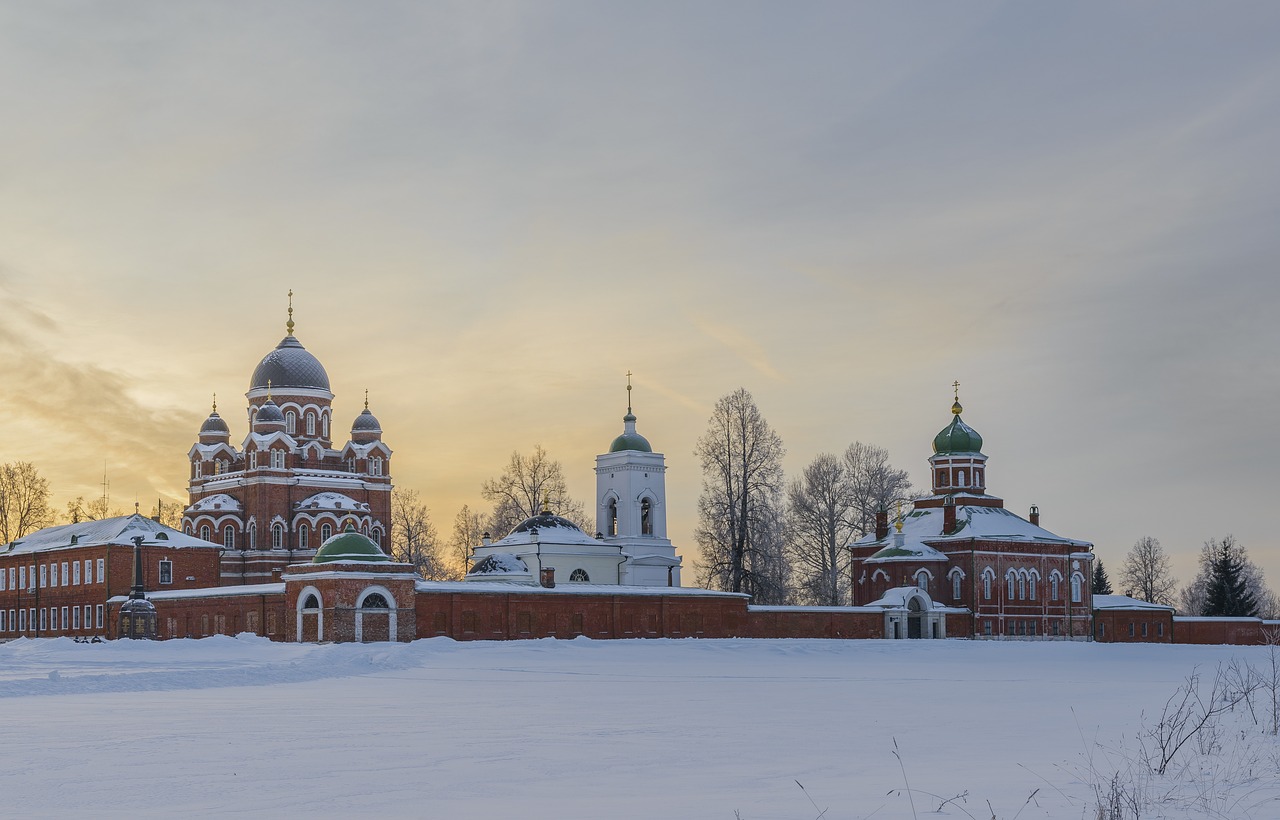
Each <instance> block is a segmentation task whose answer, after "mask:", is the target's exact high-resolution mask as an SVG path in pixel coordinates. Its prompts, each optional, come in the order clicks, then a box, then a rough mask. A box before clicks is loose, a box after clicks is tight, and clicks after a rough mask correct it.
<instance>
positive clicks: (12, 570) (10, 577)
mask: <svg viewBox="0 0 1280 820" xmlns="http://www.w3.org/2000/svg"><path fill="white" fill-rule="evenodd" d="M14 572H15V570H14V568H13V567H9V589H17V587H15V586H14V585H13V582H14Z"/></svg>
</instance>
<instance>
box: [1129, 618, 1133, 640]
mask: <svg viewBox="0 0 1280 820" xmlns="http://www.w3.org/2000/svg"><path fill="white" fill-rule="evenodd" d="M1129 637H1130V638H1132V637H1133V621H1130V622H1129Z"/></svg>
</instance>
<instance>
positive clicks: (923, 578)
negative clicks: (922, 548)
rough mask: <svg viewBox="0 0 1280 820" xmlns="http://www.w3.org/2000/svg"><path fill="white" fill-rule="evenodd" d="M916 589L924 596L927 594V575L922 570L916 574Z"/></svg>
mask: <svg viewBox="0 0 1280 820" xmlns="http://www.w3.org/2000/svg"><path fill="white" fill-rule="evenodd" d="M916 589H919V590H920V591H922V592H924V593H925V594H926V595H928V594H929V573H927V572H925V571H924V570H920V571H919V572H917V573H916Z"/></svg>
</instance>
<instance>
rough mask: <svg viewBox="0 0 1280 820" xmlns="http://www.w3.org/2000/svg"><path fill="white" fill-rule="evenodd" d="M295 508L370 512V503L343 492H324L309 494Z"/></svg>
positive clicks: (299, 509)
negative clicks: (357, 499)
mask: <svg viewBox="0 0 1280 820" xmlns="http://www.w3.org/2000/svg"><path fill="white" fill-rule="evenodd" d="M294 509H296V510H298V511H302V510H317V511H318V510H344V511H345V510H350V511H352V512H369V505H368V504H365V503H363V502H360V501H356V500H355V499H354V498H352V497H351V496H349V495H343V494H342V493H333V492H323V493H316V494H315V495H312V496H308V497H306V498H304V499H303V500H301V501H299V502H298V503H297V504H295V505H294Z"/></svg>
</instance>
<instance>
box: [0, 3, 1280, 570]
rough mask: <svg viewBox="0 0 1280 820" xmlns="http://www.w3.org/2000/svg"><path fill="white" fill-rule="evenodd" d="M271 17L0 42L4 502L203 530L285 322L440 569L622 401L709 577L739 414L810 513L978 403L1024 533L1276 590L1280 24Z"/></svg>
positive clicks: (818, 16)
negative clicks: (524, 458)
mask: <svg viewBox="0 0 1280 820" xmlns="http://www.w3.org/2000/svg"><path fill="white" fill-rule="evenodd" d="M317 5H319V6H322V7H323V9H324V12H325V13H323V14H315V13H313V12H314V10H315V8H316V7H317ZM304 12H305V13H304ZM254 14H255V15H256V16H255V17H254V18H253V19H252V20H251V21H249V22H248V23H246V21H245V20H244V19H243V17H242V15H240V14H233V13H231V12H227V11H224V10H220V9H217V8H216V7H209V8H206V7H202V6H198V5H195V4H186V3H175V4H165V5H164V6H156V7H145V6H139V7H126V9H125V10H124V11H121V10H120V9H118V8H112V9H106V8H100V9H92V8H91V9H78V10H77V11H76V12H75V13H71V12H69V11H67V10H65V9H60V8H57V7H43V6H18V5H8V6H3V7H0V71H3V72H4V73H5V75H6V76H10V77H23V78H24V82H23V83H21V84H11V86H10V87H9V88H8V89H7V90H6V91H5V109H6V122H7V123H8V127H6V128H5V129H3V130H0V150H3V152H4V155H5V156H6V157H7V159H8V162H7V163H6V164H7V167H8V170H7V171H6V177H5V180H4V183H3V185H0V225H3V226H4V227H3V229H0V296H2V297H3V304H4V306H5V315H4V319H3V322H0V361H2V362H3V370H2V371H0V373H2V374H3V390H0V402H2V403H3V406H2V408H0V410H2V412H0V460H2V461H13V460H18V459H24V460H30V461H33V462H35V463H36V464H37V465H38V466H39V468H40V469H41V471H42V472H43V474H44V475H45V476H47V477H48V478H49V479H50V481H51V482H52V484H53V486H54V489H55V493H56V496H57V500H58V501H59V502H60V503H61V502H65V501H66V500H67V499H69V498H72V497H74V496H77V495H84V496H86V497H90V498H92V497H96V496H97V495H98V494H100V492H101V488H100V486H99V485H100V482H101V472H102V465H103V464H104V462H105V464H106V465H107V472H108V474H109V476H110V481H111V487H112V490H113V495H114V496H116V497H117V498H118V502H117V506H120V507H122V508H126V509H127V502H128V501H131V500H133V499H134V498H135V497H136V498H139V499H141V500H142V502H143V504H144V505H148V502H147V499H154V498H155V497H156V496H157V495H159V496H161V497H163V498H164V499H166V500H167V501H184V500H185V498H186V475H187V467H186V453H187V451H188V449H189V448H190V446H191V444H192V443H193V442H194V441H195V439H196V432H197V431H198V429H199V426H200V423H201V421H202V419H203V418H204V416H205V414H206V413H207V410H206V408H207V407H208V406H209V403H208V401H209V400H208V397H209V395H210V394H211V393H213V392H216V393H218V394H219V395H221V396H223V400H222V407H223V410H222V411H221V415H222V416H223V417H224V418H225V419H226V420H227V422H228V424H229V426H230V427H231V430H232V437H233V440H239V439H241V438H243V436H244V435H245V433H246V432H247V419H246V416H245V406H246V403H245V401H244V400H243V398H242V396H243V394H244V391H245V389H246V388H247V386H248V379H249V375H250V373H251V372H252V370H253V367H254V366H255V365H256V364H257V362H258V361H259V359H260V358H261V357H262V356H263V355H265V354H266V353H267V352H268V351H269V350H271V349H272V348H273V347H274V346H275V345H276V344H277V342H278V341H279V338H280V337H279V334H280V323H279V320H280V317H281V313H282V312H283V311H284V310H285V308H286V304H285V301H286V300H285V297H283V296H282V294H285V293H286V292H288V291H292V292H293V293H294V294H295V296H293V297H290V298H291V299H293V300H294V302H296V304H295V303H294V302H290V303H289V304H288V307H289V308H296V309H297V311H298V314H297V315H298V325H297V331H296V332H297V335H298V339H299V340H300V341H301V342H302V344H304V345H305V346H306V347H307V349H308V350H310V351H311V352H312V353H313V354H314V355H315V356H317V357H318V358H319V359H320V361H321V362H322V363H323V364H324V365H325V367H326V369H327V370H328V372H329V375H330V378H331V380H332V383H333V390H334V393H335V394H336V398H335V401H334V411H335V416H334V420H335V436H334V437H335V438H340V437H341V435H342V433H344V432H345V430H346V429H347V425H349V424H350V421H351V420H352V419H354V418H355V416H356V415H357V414H358V413H359V412H360V410H361V405H362V395H363V391H364V390H365V389H368V390H370V391H371V392H370V395H372V396H373V399H372V400H371V402H370V409H371V410H372V412H373V413H374V414H376V415H377V416H378V418H379V420H380V421H381V423H382V425H383V428H384V430H385V438H386V441H387V443H388V444H389V445H390V446H391V447H392V448H393V449H394V450H395V456H394V459H393V475H394V478H395V480H396V482H397V483H398V484H399V485H400V486H405V487H410V488H414V489H417V490H419V491H420V492H421V493H422V495H423V497H424V499H425V500H426V501H427V502H428V503H429V504H430V507H431V510H432V512H433V515H434V519H435V522H436V524H437V526H438V528H439V529H440V531H441V533H442V534H444V535H447V534H448V532H449V530H450V528H451V526H452V520H453V516H454V514H455V512H456V511H457V509H458V508H459V507H460V506H461V505H462V504H471V505H472V506H473V507H475V506H478V505H482V502H481V500H480V493H479V488H480V483H481V482H482V481H483V480H484V479H485V478H487V477H490V476H492V475H494V474H495V473H496V472H498V471H499V470H500V469H501V467H502V465H503V464H504V463H505V462H506V460H507V458H508V456H509V455H510V453H511V451H513V450H520V451H523V452H527V451H530V450H532V448H533V447H534V445H536V444H542V445H543V446H544V447H545V448H546V449H547V450H548V452H549V453H551V454H552V455H553V456H554V457H555V458H557V459H559V460H560V461H561V462H563V464H564V467H565V471H566V474H567V476H568V479H569V481H570V487H571V490H572V491H573V493H574V495H575V497H577V498H579V499H581V500H583V501H587V502H590V500H591V496H592V492H593V489H594V477H593V474H592V466H593V459H594V457H595V455H596V454H597V453H599V452H601V451H603V450H604V449H606V448H607V446H608V443H609V442H610V441H611V440H612V439H613V437H615V436H616V435H617V434H618V433H619V432H620V431H621V428H622V421H621V416H622V415H623V413H624V412H625V409H626V408H625V406H624V405H623V403H622V397H621V396H619V395H618V383H619V380H620V379H621V378H623V374H624V373H626V372H627V371H628V370H632V371H634V372H635V373H636V374H637V375H636V376H635V377H634V381H635V385H636V388H637V389H638V390H642V391H643V393H642V395H643V397H644V400H643V402H642V404H641V405H640V406H638V408H637V409H638V411H639V412H638V413H637V416H638V423H637V426H638V429H639V431H640V432H641V433H642V434H643V435H645V436H646V438H648V439H649V440H650V441H651V442H652V443H653V446H654V448H655V450H657V451H659V452H663V453H665V454H666V457H667V463H668V466H669V473H668V496H669V504H670V511H669V522H670V530H671V535H672V539H673V540H674V541H675V542H676V544H677V545H678V547H679V548H680V550H681V552H682V553H683V554H684V555H685V556H686V561H687V562H688V559H690V558H692V557H693V556H694V555H696V547H695V545H694V542H693V530H694V523H695V521H694V519H695V511H696V501H697V495H698V491H699V483H700V476H699V466H698V463H697V461H696V459H695V458H694V457H693V448H694V442H695V441H696V439H697V437H698V436H699V435H700V434H701V433H702V431H703V429H704V428H705V425H706V422H707V417H708V416H709V414H710V410H711V407H712V405H713V404H714V402H715V401H716V399H717V398H718V397H719V396H720V395H723V394H724V393H727V392H729V391H731V390H733V389H735V388H737V387H739V386H745V387H746V388H748V389H749V390H751V391H752V392H753V394H754V395H755V397H756V400H757V402H758V404H759V405H760V407H761V409H762V411H763V412H764V414H765V416H766V417H767V418H768V420H769V421H770V423H771V424H772V425H773V426H774V427H775V428H776V429H777V430H778V432H779V434H780V435H781V436H782V438H783V440H784V441H785V443H786V445H787V448H788V456H787V459H786V467H787V469H788V470H789V471H790V472H791V473H792V474H795V473H796V472H798V471H799V470H800V469H801V468H802V467H803V466H804V465H805V464H806V463H808V462H809V461H810V460H811V459H812V458H813V457H814V456H815V455H816V454H817V453H819V452H822V451H839V450H842V449H843V448H845V447H846V446H847V445H848V444H849V443H851V442H852V441H854V440H861V441H865V442H870V443H874V444H878V445H881V446H884V447H886V448H888V450H889V452H890V456H891V458H892V460H893V461H894V462H895V463H896V464H897V465H899V466H902V467H905V468H907V469H909V470H910V471H911V473H912V476H913V478H914V480H915V482H916V484H917V485H919V486H927V485H928V478H929V474H928V470H927V463H926V458H927V457H928V455H929V452H930V451H929V443H930V441H931V439H932V437H933V435H934V434H935V433H936V432H937V431H938V430H939V429H941V428H942V427H944V426H945V425H946V423H947V422H948V421H949V419H948V418H947V416H948V415H949V413H948V412H947V410H948V406H947V405H946V392H947V391H948V388H949V387H950V386H951V383H952V382H953V381H954V380H956V379H957V378H959V379H960V380H962V381H964V383H965V395H966V421H967V422H968V423H970V424H971V425H972V426H973V427H974V428H975V429H977V430H978V431H979V432H981V433H982V435H983V437H984V439H985V441H986V450H987V452H988V454H989V455H990V456H991V461H990V468H991V470H990V489H991V491H992V492H993V493H995V494H997V495H1001V496H1003V497H1004V498H1005V499H1006V502H1007V506H1008V507H1009V508H1010V509H1012V510H1014V511H1016V512H1019V513H1021V514H1024V515H1025V513H1026V510H1027V508H1028V507H1029V505H1030V503H1031V500H1032V498H1033V497H1034V498H1035V499H1038V500H1041V501H1043V502H1045V503H1043V504H1042V505H1041V506H1042V510H1043V521H1044V524H1045V526H1046V527H1048V528H1049V529H1050V530H1053V531H1056V532H1059V533H1061V534H1063V535H1069V536H1072V537H1076V538H1082V539H1086V540H1091V541H1094V542H1095V543H1096V544H1097V551H1098V553H1099V554H1100V555H1101V556H1102V558H1103V560H1104V561H1106V562H1107V563H1108V564H1109V565H1110V566H1111V567H1112V568H1113V569H1118V564H1119V560H1120V558H1121V556H1122V555H1123V553H1124V551H1125V550H1127V548H1128V547H1129V546H1130V545H1131V544H1132V543H1133V541H1134V540H1136V539H1137V538H1139V537H1141V536H1143V535H1155V536H1157V537H1159V538H1160V539H1161V540H1162V542H1163V543H1164V544H1165V546H1166V548H1168V549H1170V550H1171V551H1172V552H1173V553H1174V554H1175V557H1176V566H1175V568H1176V570H1177V572H1178V574H1179V576H1180V577H1181V578H1183V579H1185V578H1187V577H1189V575H1190V574H1191V570H1192V565H1193V562H1194V557H1195V554H1196V552H1197V551H1198V549H1199V546H1200V544H1201V542H1203V541H1204V540H1205V539H1207V538H1210V537H1221V536H1223V535H1225V534H1227V533H1228V532H1232V533H1234V534H1235V535H1236V536H1237V538H1239V539H1240V540H1241V541H1242V542H1243V543H1244V544H1245V545H1246V546H1247V547H1248V549H1249V550H1250V553H1251V554H1252V555H1253V557H1254V558H1255V560H1257V561H1258V562H1259V563H1260V564H1261V565H1262V566H1263V567H1264V569H1266V570H1267V572H1268V574H1269V576H1270V578H1271V580H1272V583H1273V585H1275V584H1276V583H1278V582H1280V547H1278V546H1277V545H1276V544H1275V542H1274V538H1273V536H1272V535H1271V529H1272V528H1271V527H1270V515H1269V509H1270V506H1271V505H1270V504H1269V499H1267V498H1265V497H1264V495H1263V494H1264V492H1265V488H1267V487H1269V481H1268V479H1269V476H1268V475H1267V474H1266V472H1265V467H1264V466H1263V462H1264V461H1265V459H1262V458H1259V451H1258V446H1259V443H1260V442H1263V441H1266V440H1267V438H1266V431H1268V430H1269V429H1270V426H1271V424H1272V422H1271V419H1270V414H1271V408H1274V407H1275V406H1276V405H1277V403H1278V402H1277V400H1276V395H1275V393H1276V390H1277V388H1276V387H1275V385H1276V384H1277V379H1276V378H1274V377H1273V375H1274V374H1273V372H1272V371H1274V369H1275V364H1274V359H1275V357H1274V351H1275V350H1276V349H1277V348H1280V344H1278V342H1280V338H1278V337H1280V331H1278V330H1277V327H1280V323H1276V322H1275V321H1273V316H1272V313H1273V311H1274V308H1275V306H1276V305H1277V304H1280V277H1276V276H1275V275H1274V269H1275V267H1276V260H1277V257H1278V256H1280V247H1278V246H1280V240H1277V239H1276V238H1275V236H1274V234H1275V231H1274V229H1273V223H1274V219H1273V218H1272V216H1273V215H1274V213H1275V212H1276V206H1277V199H1278V198H1280V185H1277V184H1276V183H1277V180H1276V178H1275V177H1276V176H1277V175H1278V174H1280V171H1277V169H1276V167H1275V163H1274V162H1273V161H1272V156H1271V154H1272V151H1273V146H1274V145H1276V144H1278V143H1280V133H1277V132H1278V131H1280V122H1278V117H1277V113H1276V112H1277V111H1280V106H1277V105H1276V104H1275V103H1276V99H1275V98H1276V94H1277V92H1276V88H1277V85H1276V83H1275V82H1274V79H1273V78H1274V76H1275V73H1276V70H1277V68H1278V67H1280V65H1278V64H1280V56H1277V55H1276V53H1275V52H1274V49H1273V48H1272V47H1271V44H1273V43H1274V42H1275V40H1276V35H1277V34H1280V11H1277V10H1273V9H1269V8H1265V7H1263V8H1255V9H1248V10H1246V9H1232V10H1231V12H1229V13H1223V12H1222V11H1221V10H1219V9H1208V8H1206V9H1178V10H1173V9H1171V10H1166V15H1167V16H1166V19H1165V21H1164V25H1163V26H1162V27H1161V29H1160V31H1159V32H1155V31H1152V30H1151V29H1150V27H1149V26H1148V25H1146V22H1147V21H1146V20H1145V18H1144V16H1143V15H1142V14H1140V13H1139V12H1137V11H1135V10H1129V9H1118V8H1093V9H1087V10H1079V9H1068V8H1065V7H1064V8H1058V7H1037V8H1022V7H1008V6H1003V5H998V6H990V7H989V6H985V5H981V6H979V5H977V4H963V5H957V6H947V7H939V8H936V9H933V10H932V14H933V15H935V17H934V19H931V21H930V24H929V25H928V26H924V25H923V24H922V23H921V22H920V20H919V19H918V18H916V17H914V16H913V15H912V14H911V13H910V12H909V10H907V9H904V8H901V7H900V6H899V5H898V4H884V5H882V6H867V5H863V4H859V5H857V6H849V7H840V6H837V7H823V8H821V9H810V10H808V11H806V12H804V13H795V12H794V11H793V10H785V9H782V8H781V7H778V8H770V7H767V6H766V7H752V8H748V9H745V10H739V11H738V12H737V13H735V15H734V25H733V27H732V30H731V31H726V29H725V18H724V17H723V9H722V8H720V7H714V6H706V7H700V6H696V7H691V8H684V9H682V10H680V11H679V12H678V13H677V12H676V11H674V10H663V9H652V8H642V7H636V6H634V5H631V4H622V3H616V4H614V3H604V4H597V5H593V6H592V7H591V9H590V10H589V11H588V12H587V13H585V14H584V13H583V10H582V9H581V8H580V7H568V6H560V5H556V4H550V5H546V4H517V5H515V6H513V7H511V8H510V9H508V10H507V12H504V14H503V15H502V16H501V17H500V18H499V17H495V16H494V15H493V14H492V13H491V10H486V9H484V8H480V7H475V8H473V7H469V6H466V5H463V6H446V5H437V4H422V5H418V6H410V7H397V8H395V9H381V10H378V11H376V12H372V13H371V12H370V11H369V10H368V9H364V8H359V9H357V8H354V7H350V6H347V5H344V4H338V3H320V4H311V3H309V4H307V5H306V6H302V5H297V4H292V3H288V2H286V3H281V4H272V6H270V7H268V8H263V9H260V10H257V11H256V12H255V13H254ZM300 21H301V23H300ZM588 33H589V34H590V36H585V35H586V34H588ZM1192 53H1194V54H1199V55H1202V56H1203V57H1204V59H1197V60H1192V59H1190V58H1189V57H1188V55H1189V54H1192ZM761 54H768V55H769V59H768V60H761V59H760V55H761ZM1082 54H1088V55H1090V56H1089V58H1088V60H1085V59H1084V58H1083V57H1081V56H1080V55H1082ZM289 315H290V321H292V314H289ZM288 329H289V330H290V331H292V328H288ZM1064 393H1066V394H1069V395H1070V397H1071V401H1070V402H1065V401H1062V396H1063V394H1064ZM1226 510H1231V511H1232V513H1231V515H1230V516H1228V515H1227V514H1226V513H1225V511H1226ZM687 577H688V578H690V579H692V577H693V575H692V573H690V574H689V575H688V576H687ZM1113 577H1114V571H1113Z"/></svg>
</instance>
